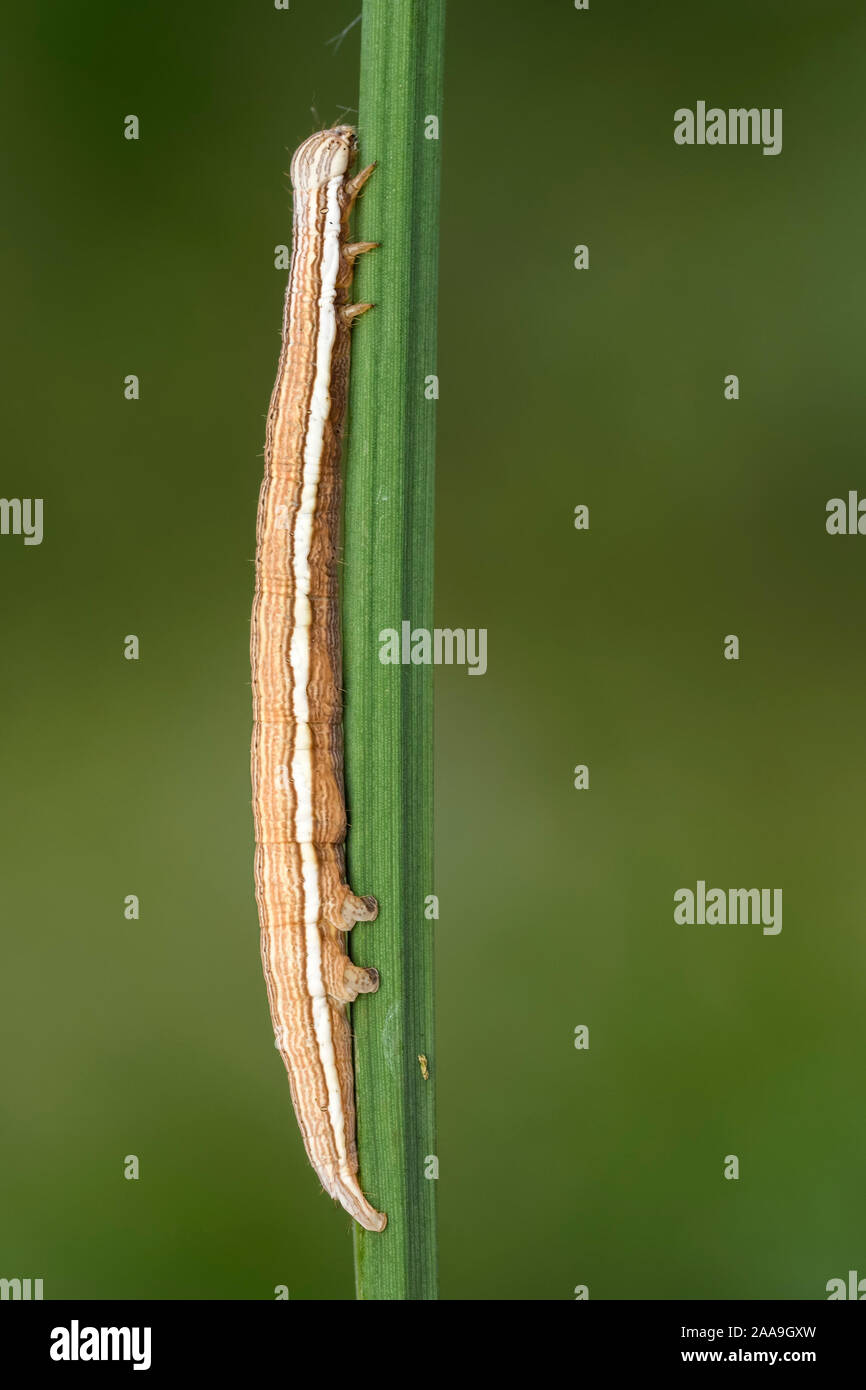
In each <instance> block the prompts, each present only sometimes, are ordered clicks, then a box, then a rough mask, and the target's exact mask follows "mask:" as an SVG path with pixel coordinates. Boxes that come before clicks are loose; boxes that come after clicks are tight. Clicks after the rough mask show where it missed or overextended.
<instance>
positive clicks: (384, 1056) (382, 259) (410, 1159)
mask: <svg viewBox="0 0 866 1390" xmlns="http://www.w3.org/2000/svg"><path fill="white" fill-rule="evenodd" d="M443 31H444V0H415V3H409V0H400V2H399V3H394V0H364V6H363V20H362V36H361V95H360V111H359V122H358V126H359V134H360V139H361V164H362V165H364V164H368V163H371V162H372V161H373V160H376V161H377V162H378V166H379V167H378V168H377V170H376V173H375V174H374V176H373V178H372V179H371V180H370V182H369V183H368V184H367V187H366V189H365V191H364V193H363V194H362V197H361V200H360V203H359V210H358V218H357V227H356V233H357V238H358V239H359V240H370V241H378V242H380V243H381V246H380V247H379V249H378V250H376V251H373V252H371V253H370V254H369V255H367V256H363V257H362V258H361V261H360V262H359V266H358V274H357V277H356V281H355V285H356V289H355V294H354V298H355V299H356V300H358V301H359V302H360V301H364V300H369V301H372V302H373V303H374V304H375V306H376V307H375V309H374V310H373V311H372V312H371V313H369V314H367V315H366V316H365V317H364V318H362V319H361V320H359V322H358V324H357V326H356V327H355V329H354V330H353V331H354V334H355V340H354V344H353V364H352V381H351V396H350V406H349V421H348V440H349V446H348V457H347V465H346V467H347V487H346V518H347V524H346V531H345V568H344V582H343V592H344V604H343V622H344V651H345V682H346V711H345V726H346V782H347V799H348V805H349V817H350V831H349V843H348V853H349V882H350V883H351V884H352V886H353V889H354V891H355V892H357V893H373V894H375V896H376V897H378V899H379V904H380V911H379V918H378V921H376V922H374V923H372V924H371V925H369V926H367V925H363V924H362V925H359V926H357V927H356V928H355V930H354V932H353V934H352V954H353V956H354V957H355V959H357V960H359V961H361V962H363V963H364V964H369V965H375V966H377V967H378V969H379V971H380V972H381V985H380V988H379V991H378V993H377V994H375V995H369V996H367V997H366V998H364V999H362V1000H360V1001H359V1002H358V1004H357V1005H356V1006H355V1007H354V1008H353V1027H354V1030H355V1048H356V1079H357V1101H358V1143H359V1151H360V1158H361V1180H362V1183H363V1184H364V1185H365V1190H366V1191H367V1193H368V1195H369V1197H370V1200H371V1201H372V1202H373V1203H374V1205H376V1206H377V1207H378V1208H379V1209H380V1210H383V1211H386V1212H387V1214H388V1227H387V1229H386V1230H385V1231H384V1232H383V1233H382V1234H372V1233H369V1232H366V1231H362V1230H360V1229H358V1230H357V1231H356V1276H357V1292H358V1297H359V1298H364V1299H430V1298H436V1297H437V1285H436V1182H435V1179H434V1178H433V1177H431V1176H427V1174H428V1173H429V1172H430V1171H431V1167H432V1162H431V1160H433V1159H435V1154H436V1146H435V1130H434V1093H435V1085H436V1066H435V1048H434V1041H433V928H434V924H433V922H432V921H429V920H427V918H426V917H425V899H427V897H428V895H430V894H432V893H433V879H432V829H433V827H432V819H433V816H432V800H433V785H432V783H433V750H432V738H433V724H432V686H433V681H432V667H431V666H429V665H411V664H410V665H383V664H382V663H381V662H380V660H379V654H380V641H379V634H380V632H382V631H383V630H384V629H386V628H393V629H396V630H397V631H398V632H400V630H401V623H402V622H403V621H404V620H405V621H408V622H409V623H411V625H412V627H413V628H417V627H421V628H426V629H428V630H432V627H433V466H434V447H435V415H436V402H435V399H433V398H428V397H429V396H430V395H431V388H430V386H429V385H427V386H426V394H425V382H427V379H429V378H430V377H431V376H433V375H435V373H436V293H437V257H438V216H439V160H440V149H441V144H440V141H439V139H438V138H429V134H430V133H431V132H432V127H431V123H430V122H429V120H428V119H427V118H429V117H431V116H435V117H436V118H439V117H440V116H441V109H442V52H443ZM419 1054H423V1055H424V1056H425V1057H426V1058H427V1067H428V1070H429V1079H428V1080H426V1081H425V1080H424V1077H423V1075H422V1065H421V1063H420V1062H419V1060H418V1058H419Z"/></svg>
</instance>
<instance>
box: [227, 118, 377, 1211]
mask: <svg viewBox="0 0 866 1390" xmlns="http://www.w3.org/2000/svg"><path fill="white" fill-rule="evenodd" d="M356 150H357V138H356V135H355V132H354V130H353V129H352V128H351V126H337V127H335V128H334V129H333V130H323V131H320V132H319V133H318V134H316V135H311V136H310V138H309V139H308V140H306V141H305V142H304V144H303V145H301V146H300V148H299V149H298V150H297V152H296V153H295V156H294V158H293V160H292V167H291V180H292V189H293V193H294V218H293V245H292V263H291V270H290V272H289V286H288V290H287V292H286V305H285V314H284V319H283V344H282V351H281V354H280V362H279V368H278V371H277V380H276V384H275V386H274V391H273V395H272V397H271V404H270V411H269V413H268V425H267V439H266V445H265V474H264V480H263V482H262V489H261V494H260V497H259V511H258V524H257V534H256V587H255V600H254V604H253V617H252V637H251V659H252V685H253V719H254V725H253V743H252V781H253V814H254V819H255V829H256V862H255V879H256V901H257V903H258V908H259V921H260V923H261V948H262V963H263V966H264V972H265V982H266V984H267V990H268V999H269V1001H270V1007H271V1018H272V1021H273V1025H274V1036H275V1040H276V1046H277V1048H278V1049H279V1051H280V1055H281V1056H282V1058H283V1061H284V1062H285V1064H286V1070H287V1071H288V1075H289V1084H290V1086H291V1091H292V1100H293V1102H294V1107H295V1113H296V1114H297V1117H298V1123H299V1124H300V1127H301V1133H302V1135H303V1137H304V1144H305V1146H306V1150H307V1153H308V1155H309V1158H310V1162H311V1163H312V1165H313V1167H314V1168H315V1170H316V1172H317V1173H318V1175H319V1178H320V1180H321V1182H322V1185H323V1187H324V1188H325V1190H326V1191H327V1192H329V1193H330V1194H331V1196H332V1197H335V1198H336V1199H337V1201H339V1202H341V1203H342V1205H343V1206H344V1207H345V1209H346V1211H348V1212H349V1213H350V1214H351V1215H352V1216H353V1217H354V1218H355V1220H356V1221H359V1222H360V1224H361V1225H362V1226H364V1227H366V1228H367V1230H371V1231H381V1230H382V1229H383V1227H384V1225H385V1221H386V1218H385V1216H384V1215H383V1214H382V1213H381V1212H378V1211H375V1210H374V1208H373V1207H372V1206H370V1204H369V1202H368V1201H367V1199H366V1198H365V1196H364V1194H363V1192H362V1191H361V1188H360V1186H359V1183H358V1179H357V1172H358V1154H357V1147H356V1143H355V1095H354V1076H353V1067H352V1039H351V1032H350V1029H349V1022H348V1018H347V1005H348V1004H349V1003H350V1002H351V1001H352V1000H354V999H355V998H356V997H357V996H358V994H361V993H370V992H371V991H373V990H375V989H377V988H378V984H379V976H378V973H377V971H375V970H368V969H364V968H362V967H361V966H357V965H353V964H352V962H351V961H350V960H349V957H348V955H347V954H346V951H345V949H344V944H343V933H344V932H346V931H348V930H350V928H351V927H353V926H354V924H355V922H369V921H372V920H373V919H374V918H375V916H376V913H377V911H378V906H377V903H376V900H375V898H359V897H356V896H355V894H354V893H352V892H351V890H350V889H349V887H348V885H347V884H346V882H345V855H344V848H343V846H344V841H345V838H346V807H345V794H344V787H343V729H342V717H343V708H342V670H341V651H340V614H339V605H338V583H337V556H338V545H339V528H340V505H341V482H340V443H341V433H342V427H343V419H344V415H345V408H346V395H347V388H348V376H349V351H350V332H351V324H352V321H353V319H355V318H356V317H357V316H358V315H359V314H361V313H364V312H365V310H367V309H369V308H370V307H371V306H370V305H369V304H350V303H349V289H350V286H351V283H352V278H353V273H354V264H355V260H356V258H357V257H358V256H359V255H360V254H361V253H362V252H364V251H368V250H370V249H372V247H373V246H374V245H375V243H374V242H354V243H352V242H350V241H349V240H348V227H349V215H350V213H351V210H352V207H353V205H354V202H355V199H356V198H357V196H358V193H359V192H360V190H361V188H362V187H363V185H364V184H365V183H366V181H367V179H368V178H369V177H370V174H371V173H372V172H373V167H374V166H373V165H370V167H369V168H367V169H364V170H362V171H361V172H360V173H359V174H356V175H355V176H354V177H352V178H350V177H349V176H348V170H349V168H350V166H351V164H352V162H353V160H354V158H355V154H356Z"/></svg>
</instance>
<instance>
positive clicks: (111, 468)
mask: <svg viewBox="0 0 866 1390" xmlns="http://www.w3.org/2000/svg"><path fill="white" fill-rule="evenodd" d="M359 8H360V5H359V0H339V2H337V0H334V2H333V3H330V2H329V3H313V0H293V3H292V8H291V10H290V11H289V12H287V13H286V12H280V11H276V10H275V9H274V8H273V6H272V5H270V4H268V3H264V0H263V3H260V4H257V5H249V4H241V3H234V4H230V3H221V0H213V3H210V4H208V5H204V6H203V5H201V4H192V3H190V2H189V0H180V2H179V0H172V3H170V4H169V3H168V0H163V3H150V4H148V5H147V6H146V7H141V6H129V5H124V4H120V3H112V4H108V3H104V4H100V3H89V4H86V5H83V6H76V7H72V8H70V7H63V6H57V5H53V4H52V5H49V4H46V3H41V4H32V5H29V6H18V7H17V8H16V9H15V11H14V12H13V13H12V14H11V15H10V16H8V17H7V21H6V28H7V39H8V40H9V42H8V44H7V52H6V56H5V58H4V59H3V68H4V70H3V81H2V86H3V89H4V91H5V104H6V105H5V112H4V130H5V142H4V143H5V144H6V145H7V147H8V153H7V156H6V169H5V173H4V176H3V186H4V189H5V192H6V218H5V221H6V227H5V235H4V238H3V280H4V287H5V292H6V302H7V306H8V311H7V321H8V323H9V324H10V325H11V332H10V333H8V338H7V360H6V364H5V371H4V402H3V406H4V408H3V415H4V421H5V424H4V436H5V437H4V460H3V471H2V488H0V491H2V493H3V495H4V496H7V497H13V496H19V497H22V496H31V497H36V496H41V497H43V498H44V499H45V539H44V542H43V544H42V545H41V546H40V547H25V546H24V545H23V544H22V542H21V540H20V538H15V537H11V536H5V537H0V571H2V573H0V592H2V627H0V633H2V655H3V661H2V676H0V681H2V691H0V707H2V733H3V740H2V741H3V745H4V779H3V780H4V795H3V798H2V801H3V807H2V818H3V827H2V846H3V853H2V864H3V867H2V876H3V885H2V900H3V918H4V927H3V935H2V944H3V970H2V996H0V1010H2V1032H3V1047H2V1050H3V1058H4V1070H3V1080H2V1086H0V1104H2V1116H3V1141H2V1180H0V1186H2V1199H0V1204H2V1218H0V1232H2V1235H0V1265H2V1268H0V1275H3V1276H5V1277H11V1276H19V1277H27V1276H30V1277H41V1278H43V1279H44V1287H45V1296H46V1297H47V1298H60V1297H85V1298H108V1297H117V1298H138V1297H157V1298H256V1299H261V1298H265V1299H267V1298H271V1297H272V1296H273V1289H274V1286H275V1285H277V1284H287V1285H288V1286H289V1289H290V1292H291V1297H292V1298H302V1299H304V1298H315V1299H331V1298H337V1299H342V1298H351V1297H352V1294H353V1283H352V1250H351V1237H350V1232H349V1225H350V1223H349V1220H348V1218H346V1217H345V1216H344V1214H343V1213H342V1212H340V1211H339V1210H336V1209H334V1208H333V1207H332V1204H331V1203H330V1202H329V1201H328V1200H327V1199H326V1198H325V1197H324V1196H322V1195H321V1194H320V1192H319V1191H318V1185H317V1183H316V1180H315V1178H314V1176H313V1174H312V1172H311V1171H310V1170H309V1168H308V1165H307V1162H306V1159H305V1157H304V1154H303V1150H302V1146H301V1142H300V1138H299V1136H298V1133H297V1129H296V1125H295V1121H294V1118H293V1115H292V1112H291V1107H290V1103H289V1094H288V1087H287V1085H286V1081H285V1076H284V1073H283V1070H282V1064H281V1063H280V1060H279V1058H278V1057H277V1055H276V1053H275V1052H274V1049H273V1042H272V1034H271V1028H270V1022H269V1018H268V1011H267V1005H266V999H265V991H264V986H263V982H262V978H261V968H260V963H259V955H258V928H257V920H256V910H255V904H254V900H253V891H252V826H251V813H250V792H249V771H248V761H249V759H248V741H249V725H250V708H249V705H250V691H249V668H248V636H249V609H250V600H251V592H252V559H253V548H254V524H255V508H256V499H257V492H258V486H259V477H260V471H261V451H262V443H263V436H264V415H265V411H266V408H267V403H268V397H269V393H270V389H271V385H272V380H273V375H274V370H275V364H276V358H277V352H278V346H279V327H280V313H281V302H282V296H283V292H284V286H285V279H286V276H285V273H284V272H281V271H277V270H275V269H274V266H273V248H274V246H275V245H276V244H278V243H280V242H286V241H287V240H288V239H289V235H290V199H289V195H288V192H287V186H288V184H287V179H286V177H285V171H286V170H287V169H288V160H289V157H290V154H291V151H292V150H293V149H294V147H295V146H296V144H297V143H299V141H300V140H301V139H302V138H304V137H305V136H306V135H307V134H308V133H309V132H310V131H311V130H312V129H314V128H316V126H317V125H318V124H325V123H330V122H332V121H334V120H335V119H337V118H340V117H341V116H344V115H345V108H352V107H353V106H355V105H356V104H357V57H358V43H359V31H358V29H355V30H353V31H352V32H351V33H350V34H349V35H348V36H347V38H346V40H345V42H344V43H343V44H342V46H341V47H340V48H339V50H338V51H336V52H335V50H334V46H333V45H330V46H329V45H328V44H327V42H326V41H327V40H328V39H329V38H331V37H332V36H334V35H336V34H337V33H339V32H340V31H341V30H342V29H343V28H344V26H345V25H346V24H347V23H349V21H351V20H352V19H353V18H354V17H355V15H356V13H357V12H358V10H359ZM864 82H866V14H864V13H863V9H862V6H861V5H860V4H857V3H845V4H843V3H836V4H834V3H827V4H824V5H822V6H817V5H815V4H814V3H802V0H801V2H800V3H792V0H784V3H783V2H782V0H773V2H772V3H768V0H764V3H759V4H755V3H752V2H748V0H733V3H729V4H727V5H725V6H715V7H710V6H706V7H697V6H695V5H694V4H693V3H685V0H671V2H670V3H666V4H661V5H658V6H639V5H634V4H633V5H629V6H627V7H625V8H623V7H619V6H616V5H611V4H605V3H602V2H601V0H598V3H596V0H593V3H592V6H591V9H590V10H589V11H588V12H586V13H579V12H577V11H575V10H574V8H573V6H572V5H571V3H570V0H544V3H539V0H535V3H533V4H531V5H530V4H527V3H525V0H523V3H517V0H472V3H462V4H461V3H452V5H451V8H450V12H449V15H448V26H447V56H446V102H445V109H444V113H443V122H442V137H443V142H444V143H443V160H444V164H443V202H442V255H441V287H442V292H441V317H440V326H441V339H440V358H439V373H440V377H441V400H440V402H439V406H438V411H439V416H438V418H439V452H438V504H437V505H438V533H437V622H438V623H439V624H440V625H443V626H459V627H485V628H487V629H488V632H489V670H488V673H487V675H486V676H484V678H483V679H479V678H471V679H470V678H469V677H468V676H467V675H466V673H465V671H460V670H455V669H450V670H447V669H446V670H440V671H437V674H436V691H437V716H436V727H437V734H436V737H437V743H436V768H437V843H436V857H437V874H436V884H435V890H436V892H437V893H438V894H439V897H440V900H441V919H440V921H439V923H438V924H437V925H436V926H435V930H436V933H437V944H438V986H439V997H438V1013H439V1076H438V1082H439V1097H440V1117H439V1118H440V1140H439V1156H440V1162H441V1177H440V1179H439V1198H440V1206H441V1275H442V1295H443V1297H445V1298H459V1299H569V1298H571V1297H573V1289H574V1287H575V1285H577V1284H588V1285H589V1290H590V1297H592V1298H617V1299H633V1298H648V1297H649V1298H659V1299H668V1298H678V1297H685V1298H696V1299H703V1298H739V1297H743V1298H751V1299H762V1298H791V1299H797V1298H802V1299H813V1298H822V1297H824V1296H825V1293H824V1288H825V1284H826V1282H827V1280H828V1279H830V1278H832V1277H835V1276H839V1275H841V1276H845V1274H846V1272H847V1270H848V1269H849V1268H857V1269H859V1271H860V1273H861V1274H866V1238H864V1227H866V1194H864V1187H863V1180H862V1172H863V1159H864V1142H866V1118H864V1106H863V1077H864V1029H866V1011H864V1002H866V990H864V969H866V928H864V908H866V890H864V885H863V881H862V862H863V814H864V811H863V792H862V788H863V783H864V779H866V720H864V718H863V700H862V696H863V690H864V686H866V653H864V643H863V616H862V613H863V604H864V598H866V583H864V577H863V571H864V564H866V539H863V538H852V537H848V538H833V539H831V538H830V537H828V536H827V534H826V532H825V529H824V516H825V511H824V509H825V504H826V501H827V499H828V498H830V497H833V496H838V495H842V496H844V495H845V494H846V493H847V491H848V489H849V488H854V489H857V488H859V489H862V490H863V492H864V493H866V468H864V464H863V443H862V441H863V436H864V424H866V418H864V417H866V406H864V393H863V384H862V374H863V336H864V314H866V309H864V306H866V284H864V261H863V252H862V243H863V221H864V194H863V187H864V184H863V178H862V129H863V116H862V93H863V90H864ZM699 99H702V100H706V101H707V102H708V104H711V105H712V104H718V105H721V106H723V107H728V106H740V105H744V106H752V105H755V106H759V107H777V106H780V107H782V108H783V109H784V149H783V152H782V154H781V155H780V156H779V157H777V158H766V157H763V156H762V155H761V153H760V150H759V149H752V148H717V149H697V148H692V149H688V148H685V149H684V148H679V147H677V146H676V145H675V144H674V141H673V138H672V136H673V113H674V110H675V109H676V108H677V107H680V106H691V107H694V105H695V103H696V102H697V100H699ZM311 107H314V108H315V114H311ZM129 113H135V114H137V115H138V116H139V117H140V120H141V139H140V140H139V141H138V143H131V142H128V141H126V140H124V138H123V118H124V116H125V115H127V114H129ZM350 115H351V111H350ZM577 243H587V244H588V245H589V248H590V269H589V270H588V271H586V272H578V271H575V270H574V269H573V268H572V260H573V247H574V246H575V244H577ZM730 372H735V373H737V374H738V375H739V377H740V383H741V399H740V400H739V401H738V402H736V403H731V402H727V401H725V400H724V399H723V378H724V376H725V375H726V374H727V373H730ZM128 373H136V374H138V375H139V376H140V379H141V399H140V400H139V401H138V402H133V403H130V402H127V401H125V400H124V398H123V379H124V377H125V376H126V375H127V374H128ZM578 503H586V504H587V505H589V507H590V509H591V527H590V530H589V531H588V532H587V533H578V532H576V531H575V530H574V528H573V525H572V515H573V510H574V507H575V506H576V505H577V504H578ZM128 633H136V634H138V636H139V637H140V640H141V659H140V660H139V661H138V662H137V663H135V662H129V661H125V660H124V659H123V639H124V636H125V635H126V634H128ZM727 633H737V634H738V635H739V637H740V641H741V659H740V661H739V662H738V663H734V662H728V661H725V660H723V658H722V639H723V637H724V636H725V634H727ZM576 763H586V764H588V765H589V768H590V790H589V791H584V792H577V791H575V790H573V788H572V768H573V767H574V765H575V764H576ZM699 878H704V879H706V880H707V881H708V883H709V884H712V885H717V886H722V887H726V888H727V887H732V886H742V887H747V886H761V887H782V888H783V890H784V913H785V915H784V929H783V931H782V933H781V935H779V936H777V937H764V936H763V935H762V934H761V932H760V929H759V928H752V927H732V928H731V927H729V928H712V927H677V926H676V925H675V924H674V922H673V894H674V891H675V890H676V889H677V888H679V887H682V886H689V885H690V886H692V887H694V884H695V881H696V880H697V879H699ZM129 893H136V894H138V895H140V899H141V918H140V920H139V921H138V922H128V921H126V920H125V919H124V913H123V900H124V897H125V896H126V895H127V894H129ZM431 929H433V928H431ZM580 1023H585V1024H588V1025H589V1027H590V1030H591V1046H590V1050H589V1051H588V1052H577V1051H575V1049H574V1047H573V1032H574V1028H575V1026H576V1025H577V1024H580ZM130 1153H134V1154H137V1155H138V1156H139V1159H140V1162H141V1177H140V1180H139V1181H138V1182H128V1181H125V1180H124V1178H123V1176H122V1173H123V1159H124V1156H125V1155H126V1154H130ZM730 1153H735V1154H737V1155H738V1156H739V1158H740V1164H741V1176H740V1179H739V1181H737V1182H732V1181H725V1179H724V1178H723V1176H722V1172H723V1162H724V1157H725V1155H726V1154H730Z"/></svg>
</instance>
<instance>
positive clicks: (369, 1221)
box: [319, 1173, 388, 1231]
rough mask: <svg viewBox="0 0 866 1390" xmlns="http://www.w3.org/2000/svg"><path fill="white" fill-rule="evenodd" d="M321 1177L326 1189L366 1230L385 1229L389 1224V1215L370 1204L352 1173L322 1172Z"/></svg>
mask: <svg viewBox="0 0 866 1390" xmlns="http://www.w3.org/2000/svg"><path fill="white" fill-rule="evenodd" d="M319 1177H320V1178H321V1180H322V1186H323V1187H324V1189H325V1191H326V1192H327V1193H329V1194H330V1196H332V1197H333V1198H334V1199H335V1200H336V1201H338V1202H339V1203H340V1206H341V1207H343V1209H344V1210H345V1211H347V1212H348V1213H349V1215H350V1216H352V1217H354V1219H355V1220H356V1221H357V1223H358V1225H359V1226H363V1227H364V1230H365V1231H384V1229H385V1227H386V1226H387V1224H388V1218H387V1216H386V1215H385V1213H384V1212H383V1211H376V1209H375V1207H371V1206H370V1203H369V1202H368V1201H367V1198H366V1197H365V1196H364V1194H363V1192H362V1191H361V1188H360V1186H359V1184H358V1180H357V1178H356V1177H354V1176H353V1175H352V1174H351V1173H338V1174H337V1176H336V1177H334V1178H329V1177H327V1176H326V1175H325V1174H323V1173H320V1174H319Z"/></svg>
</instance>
